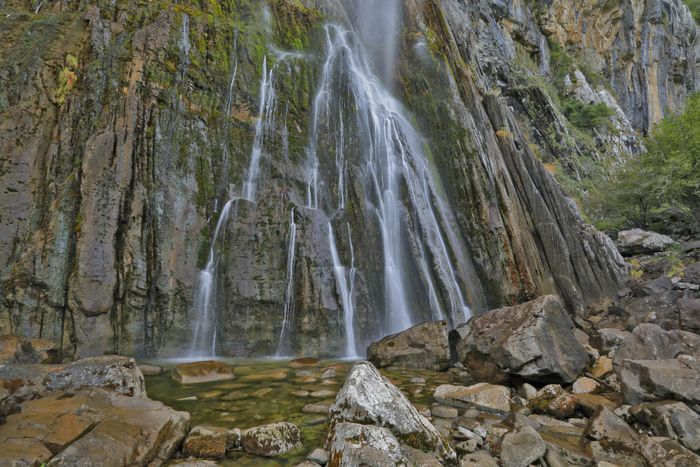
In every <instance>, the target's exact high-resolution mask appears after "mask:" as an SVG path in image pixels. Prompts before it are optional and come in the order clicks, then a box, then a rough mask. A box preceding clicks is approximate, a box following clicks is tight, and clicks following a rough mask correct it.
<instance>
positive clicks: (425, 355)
mask: <svg viewBox="0 0 700 467" xmlns="http://www.w3.org/2000/svg"><path fill="white" fill-rule="evenodd" d="M367 359H368V360H369V361H371V362H372V363H374V364H375V365H376V366H377V367H378V368H384V367H388V366H396V367H399V368H414V369H421V370H435V371H442V370H446V369H447V368H448V367H449V366H450V344H449V342H448V339H447V322H445V321H435V322H429V323H423V324H419V325H417V326H413V327H412V328H409V329H407V330H405V331H403V332H400V333H398V334H394V335H391V336H388V337H385V338H384V339H382V340H381V341H379V342H375V343H374V344H372V345H370V346H369V348H368V349H367Z"/></svg>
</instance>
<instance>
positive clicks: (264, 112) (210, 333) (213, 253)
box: [189, 33, 276, 358]
mask: <svg viewBox="0 0 700 467" xmlns="http://www.w3.org/2000/svg"><path fill="white" fill-rule="evenodd" d="M237 37H238V34H237V33H236V34H235V35H234V40H235V42H234V49H235V46H236V45H237ZM234 57H235V50H234ZM274 69H275V68H274V67H273V68H272V70H270V71H269V72H268V70H267V57H265V59H264V60H263V73H262V78H261V82H260V113H259V117H258V122H257V123H256V125H255V136H254V139H253V141H254V143H253V149H252V152H251V157H250V163H249V166H248V170H247V172H246V180H245V181H244V183H243V193H242V195H241V196H234V197H232V198H231V199H230V200H229V201H228V202H227V203H226V204H225V205H224V208H223V209H222V210H221V214H220V215H219V220H218V222H217V224H216V229H215V231H214V236H213V237H212V240H211V247H210V250H209V259H208V261H207V265H206V267H205V268H204V269H203V270H202V271H200V273H199V278H198V281H197V288H196V291H195V298H194V326H193V334H192V347H191V349H190V355H189V357H192V358H203V357H206V358H214V357H215V356H216V338H217V327H218V307H217V303H216V298H217V290H216V288H217V270H218V264H219V256H220V254H219V249H220V247H221V246H222V245H220V243H223V241H220V236H221V234H222V229H225V226H226V225H227V224H228V222H229V218H230V217H231V215H232V212H235V211H236V209H234V203H235V202H236V201H238V200H240V199H244V200H247V201H255V195H256V186H257V177H258V175H259V172H260V158H261V157H262V151H263V143H264V137H265V132H266V131H268V130H270V129H271V128H273V127H274V124H275V123H274V116H275V104H276V100H275V90H274V87H273V76H274ZM237 70H238V62H237V61H235V60H234V65H233V69H232V72H231V81H230V84H229V87H228V96H227V99H226V109H225V110H226V115H227V116H228V114H229V113H230V111H231V106H232V103H233V90H234V84H235V80H236V73H237ZM224 136H225V139H226V140H225V142H224V143H225V144H224V148H225V149H224V167H227V165H226V163H227V162H228V142H227V140H228V119H227V122H226V124H225V126H224ZM233 217H234V218H235V217H236V216H235V215H234V216H233Z"/></svg>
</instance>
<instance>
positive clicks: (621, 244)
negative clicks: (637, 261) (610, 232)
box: [617, 229, 676, 256]
mask: <svg viewBox="0 0 700 467" xmlns="http://www.w3.org/2000/svg"><path fill="white" fill-rule="evenodd" d="M675 244H676V242H675V241H674V240H673V239H672V238H671V237H669V236H668V235H662V234H658V233H656V232H649V231H646V230H642V229H632V230H623V231H621V232H619V233H618V234H617V247H618V249H619V250H620V253H622V254H623V255H625V256H631V255H639V254H652V253H659V252H662V251H665V250H667V249H668V248H669V247H671V246H673V245H675Z"/></svg>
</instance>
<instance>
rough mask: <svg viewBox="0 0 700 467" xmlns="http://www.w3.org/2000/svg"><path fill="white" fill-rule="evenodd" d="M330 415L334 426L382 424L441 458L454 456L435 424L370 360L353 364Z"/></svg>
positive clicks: (402, 440) (400, 436) (419, 447)
mask: <svg viewBox="0 0 700 467" xmlns="http://www.w3.org/2000/svg"><path fill="white" fill-rule="evenodd" d="M330 418H331V427H333V426H334V425H336V424H339V423H343V422H350V423H363V424H375V425H379V426H383V427H386V428H387V429H389V430H391V433H393V435H395V436H396V438H397V439H399V440H401V442H403V443H405V444H407V445H409V446H411V447H414V448H416V449H420V450H422V451H424V452H427V453H429V454H431V455H433V456H434V457H436V458H438V459H440V460H449V459H454V458H455V452H454V450H453V449H452V447H451V446H450V445H449V443H447V441H446V440H445V439H444V438H443V437H442V436H441V435H440V433H439V432H438V431H437V430H436V429H435V427H433V425H431V424H430V422H429V421H428V420H427V419H426V418H425V417H423V416H422V415H421V414H420V413H418V411H417V410H416V408H415V407H414V406H413V405H412V404H411V402H410V401H409V400H408V399H407V398H406V396H405V395H404V394H403V393H402V392H401V391H400V390H399V389H398V388H397V387H396V386H394V385H393V384H391V383H390V382H389V381H388V380H387V379H386V378H384V377H383V376H382V375H381V374H380V373H379V371H377V369H376V368H375V367H374V365H372V364H371V363H369V362H359V363H356V364H355V365H354V366H353V367H352V369H351V370H350V372H349V374H348V376H347V379H346V381H345V385H344V386H343V388H342V389H341V390H340V392H339V393H338V396H337V398H336V400H335V403H334V404H333V405H332V406H331V410H330ZM331 432H333V428H331ZM339 442H342V443H344V441H342V440H341V441H339ZM331 459H333V454H331Z"/></svg>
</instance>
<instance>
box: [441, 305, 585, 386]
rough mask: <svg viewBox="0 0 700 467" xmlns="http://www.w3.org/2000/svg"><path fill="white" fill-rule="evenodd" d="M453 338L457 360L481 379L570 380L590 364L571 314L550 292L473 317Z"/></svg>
mask: <svg viewBox="0 0 700 467" xmlns="http://www.w3.org/2000/svg"><path fill="white" fill-rule="evenodd" d="M451 337H452V341H453V342H455V343H456V344H455V350H456V355H457V357H458V359H459V361H460V362H462V363H463V364H464V366H465V367H466V368H467V370H468V371H469V373H470V374H471V375H472V376H474V377H475V378H476V379H477V380H480V381H487V382H491V383H504V382H507V381H508V380H509V379H510V377H513V376H514V377H518V378H521V379H525V380H528V381H535V382H561V383H571V382H573V381H575V380H576V378H578V376H579V374H580V373H581V371H582V370H583V369H584V368H585V367H586V365H587V364H588V354H587V352H586V350H585V349H584V347H583V346H582V345H581V344H580V343H579V342H578V341H577V340H576V338H575V336H574V324H573V322H572V321H571V318H570V317H569V315H568V314H567V312H566V310H565V309H564V306H563V305H562V303H561V301H560V300H559V299H558V298H557V297H555V296H553V295H546V296H544V297H541V298H538V299H537V300H534V301H531V302H528V303H523V304H521V305H516V306H513V307H506V308H500V309H497V310H493V311H490V312H488V313H486V314H485V315H482V316H478V317H475V318H472V319H471V320H470V321H469V322H468V323H466V324H464V325H462V326H460V327H459V328H457V329H456V330H455V331H453V334H452V336H451Z"/></svg>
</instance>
